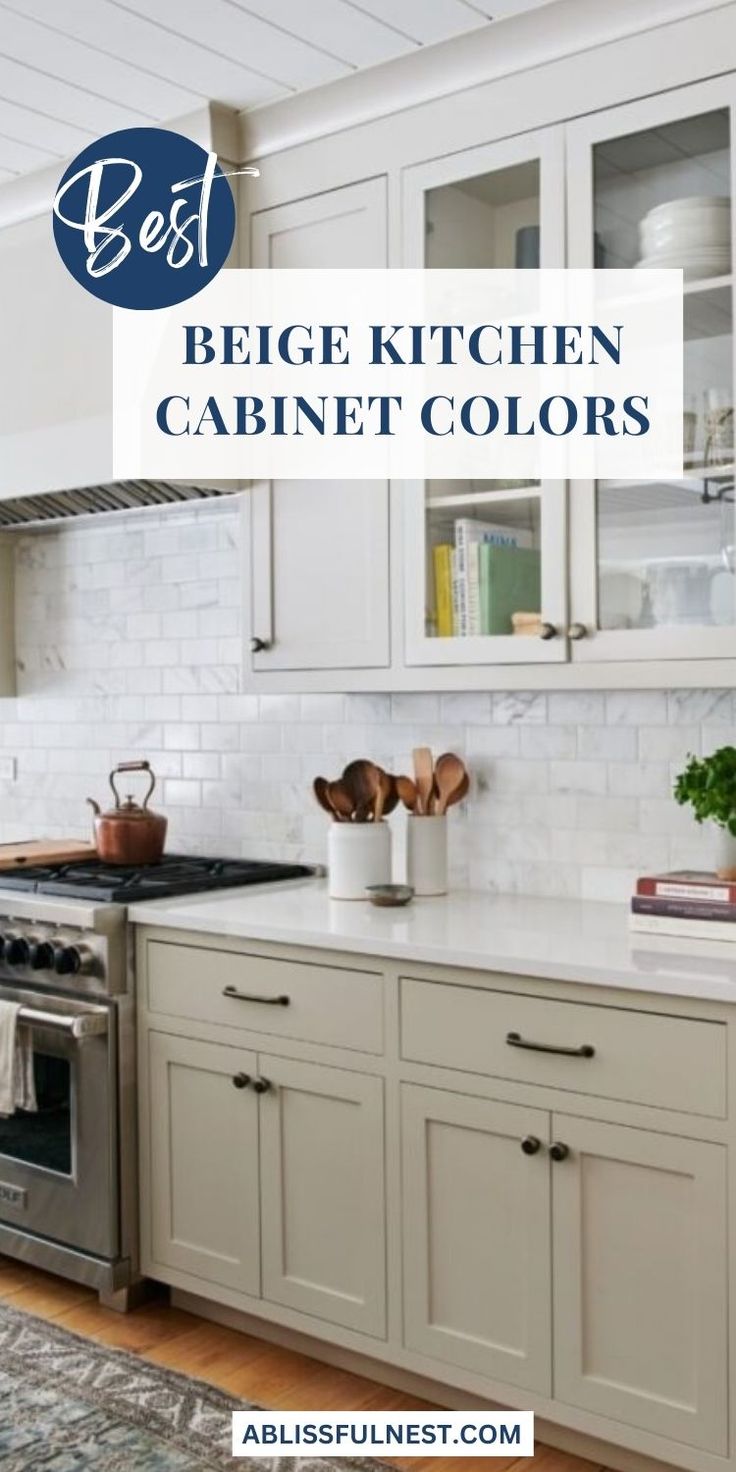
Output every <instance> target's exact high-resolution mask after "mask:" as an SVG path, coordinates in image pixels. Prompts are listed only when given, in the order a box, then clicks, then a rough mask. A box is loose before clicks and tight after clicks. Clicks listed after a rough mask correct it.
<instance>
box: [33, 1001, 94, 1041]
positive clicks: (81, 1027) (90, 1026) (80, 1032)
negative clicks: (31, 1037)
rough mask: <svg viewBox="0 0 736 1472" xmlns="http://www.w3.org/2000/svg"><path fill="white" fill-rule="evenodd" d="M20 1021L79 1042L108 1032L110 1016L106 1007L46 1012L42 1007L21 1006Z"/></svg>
mask: <svg viewBox="0 0 736 1472" xmlns="http://www.w3.org/2000/svg"><path fill="white" fill-rule="evenodd" d="M18 1021H19V1022H22V1023H23V1025H24V1026H25V1027H48V1028H50V1029H51V1030H52V1031H53V1032H62V1033H65V1034H66V1036H67V1037H72V1038H74V1039H75V1041H77V1042H79V1041H80V1040H81V1039H82V1038H89V1037H99V1036H100V1034H102V1033H106V1032H107V1023H108V1016H107V1009H106V1008H104V1007H97V1008H95V1009H94V1010H93V1009H92V1008H90V1010H89V1011H88V1012H45V1011H43V1010H42V1009H41V1008H40V1007H21V1009H20V1011H19V1013H18Z"/></svg>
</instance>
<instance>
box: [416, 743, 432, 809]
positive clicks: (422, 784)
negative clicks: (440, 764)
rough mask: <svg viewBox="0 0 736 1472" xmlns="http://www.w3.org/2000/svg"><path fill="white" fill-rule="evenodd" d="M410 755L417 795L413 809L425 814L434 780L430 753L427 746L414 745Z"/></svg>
mask: <svg viewBox="0 0 736 1472" xmlns="http://www.w3.org/2000/svg"><path fill="white" fill-rule="evenodd" d="M411 756H412V761H413V763H414V781H415V782H416V786H417V797H418V802H417V805H416V808H415V809H414V811H415V812H416V813H421V814H423V815H424V816H426V814H427V813H428V812H429V802H430V798H431V796H432V783H433V781H434V771H433V763H432V753H431V751H430V749H429V747H428V746H415V747H414V750H413V752H412V754H411Z"/></svg>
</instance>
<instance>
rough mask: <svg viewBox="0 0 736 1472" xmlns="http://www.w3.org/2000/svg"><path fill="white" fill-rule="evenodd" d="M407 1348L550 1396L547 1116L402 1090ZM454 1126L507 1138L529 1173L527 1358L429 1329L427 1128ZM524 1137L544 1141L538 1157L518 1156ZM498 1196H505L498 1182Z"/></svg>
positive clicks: (430, 1091) (469, 1098)
mask: <svg viewBox="0 0 736 1472" xmlns="http://www.w3.org/2000/svg"><path fill="white" fill-rule="evenodd" d="M401 1120H402V1129H401V1145H402V1162H403V1163H402V1223H403V1263H404V1344H405V1347H406V1348H407V1349H410V1350H412V1351H415V1352H418V1353H420V1354H423V1355H426V1356H428V1357H430V1358H432V1359H435V1360H438V1361H443V1362H445V1363H448V1364H450V1365H454V1366H458V1367H460V1368H463V1369H467V1370H471V1371H473V1372H474V1373H476V1374H480V1375H483V1376H485V1378H486V1379H488V1380H494V1381H500V1382H501V1383H504V1382H505V1383H507V1384H509V1385H517V1386H521V1387H522V1388H523V1389H525V1390H533V1391H536V1392H538V1393H539V1394H542V1395H546V1396H549V1395H550V1394H551V1383H552V1364H551V1350H552V1324H551V1312H552V1303H551V1243H550V1165H549V1159H548V1156H547V1151H546V1148H545V1147H546V1145H547V1144H548V1142H549V1139H550V1116H549V1114H548V1113H547V1111H546V1110H541V1109H534V1108H531V1107H528V1106H526V1105H522V1104H508V1103H503V1102H498V1101H497V1100H492V1099H486V1098H480V1097H479V1096H477V1095H472V1094H458V1093H455V1092H453V1091H451V1090H449V1089H438V1088H430V1087H424V1086H420V1085H416V1084H402V1086H401ZM432 1120H435V1121H437V1122H439V1123H447V1124H455V1125H458V1126H459V1127H460V1128H462V1129H466V1130H468V1131H469V1132H477V1131H480V1132H486V1133H493V1134H503V1135H508V1136H512V1137H513V1138H514V1139H515V1140H518V1149H519V1154H520V1159H522V1160H523V1162H524V1166H525V1169H526V1193H527V1194H526V1201H525V1207H524V1221H525V1222H526V1223H527V1226H528V1237H527V1242H526V1252H525V1271H524V1272H523V1274H522V1275H520V1278H519V1281H518V1283H517V1289H518V1292H519V1294H520V1295H521V1296H522V1297H523V1299H524V1302H525V1306H526V1317H525V1326H526V1336H527V1345H528V1353H527V1354H525V1355H524V1354H520V1353H516V1352H514V1351H513V1350H511V1349H505V1348H504V1347H503V1346H501V1345H497V1346H496V1345H492V1344H491V1343H489V1342H488V1341H486V1340H482V1339H479V1338H476V1337H474V1336H472V1335H467V1336H463V1335H461V1334H459V1333H457V1332H455V1331H454V1330H452V1329H445V1328H443V1327H442V1326H440V1325H438V1324H435V1323H433V1322H432V1317H431V1314H432V1307H431V1244H430V1225H429V1219H428V1217H429V1212H428V1207H429V1174H428V1159H427V1125H428V1123H429V1122H430V1121H432ZM525 1135H535V1136H536V1137H537V1138H538V1139H539V1140H540V1142H541V1148H540V1149H539V1150H538V1151H537V1153H536V1154H532V1155H526V1154H524V1153H523V1152H522V1150H521V1141H522V1139H523V1138H524V1136H525ZM499 1189H501V1190H502V1189H504V1185H503V1182H499Z"/></svg>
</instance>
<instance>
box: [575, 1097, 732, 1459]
mask: <svg viewBox="0 0 736 1472" xmlns="http://www.w3.org/2000/svg"><path fill="white" fill-rule="evenodd" d="M553 1133H554V1134H555V1137H556V1138H559V1139H560V1140H562V1141H564V1143H565V1144H566V1145H568V1147H569V1150H570V1154H569V1156H568V1157H567V1159H566V1160H564V1161H561V1162H559V1163H557V1164H555V1165H554V1166H553V1168H552V1243H553V1254H552V1282H553V1301H554V1314H553V1324H554V1352H553V1361H554V1376H555V1385H554V1395H555V1399H556V1400H557V1401H559V1402H560V1403H561V1404H567V1405H571V1406H575V1407H577V1408H578V1409H580V1410H583V1411H586V1412H590V1413H592V1414H594V1415H598V1416H605V1417H607V1418H608V1419H609V1420H611V1421H621V1422H623V1423H625V1424H626V1425H627V1426H631V1427H632V1428H637V1427H638V1428H639V1429H640V1430H642V1431H646V1432H650V1433H652V1434H654V1435H658V1436H660V1437H666V1438H668V1439H669V1441H670V1442H672V1443H676V1442H682V1443H684V1444H685V1445H687V1446H689V1447H697V1448H699V1449H700V1450H703V1451H710V1452H713V1453H716V1454H718V1455H721V1456H723V1455H725V1454H726V1452H727V1450H728V1368H727V1366H728V1266H727V1264H728V1247H727V1233H726V1224H727V1147H726V1146H725V1145H720V1144H713V1143H711V1142H704V1141H700V1140H692V1139H683V1138H680V1137H679V1136H677V1135H662V1134H659V1133H656V1132H654V1131H652V1130H643V1129H638V1128H633V1127H631V1126H630V1125H619V1124H610V1123H602V1122H600V1121H597V1120H596V1121H594V1120H587V1119H580V1118H575V1117H573V1116H571V1115H560V1116H553ZM586 1155H587V1156H588V1157H593V1158H595V1157H596V1156H598V1157H600V1156H604V1158H607V1159H614V1160H620V1161H622V1162H626V1163H628V1164H631V1165H634V1166H641V1167H642V1168H644V1169H646V1168H647V1167H649V1168H650V1169H651V1170H652V1171H656V1170H658V1169H659V1170H662V1171H667V1170H669V1171H672V1172H679V1173H684V1172H687V1173H688V1174H692V1176H693V1177H694V1178H695V1180H696V1181H697V1188H696V1189H697V1192H698V1208H697V1224H698V1234H699V1237H698V1251H697V1257H698V1263H699V1274H700V1276H699V1285H698V1286H699V1291H698V1293H697V1300H696V1301H697V1309H698V1310H699V1317H698V1319H697V1323H696V1325H695V1326H694V1327H693V1334H694V1337H695V1339H696V1341H697V1345H698V1347H699V1349H700V1356H701V1357H700V1360H699V1363H698V1377H697V1390H696V1400H697V1405H696V1408H695V1410H694V1411H692V1412H691V1411H688V1410H687V1408H686V1407H684V1406H683V1407H678V1406H677V1405H675V1404H673V1403H672V1402H671V1401H668V1400H666V1399H665V1398H664V1397H662V1398H655V1397H654V1396H652V1395H647V1393H646V1391H644V1390H641V1391H639V1390H637V1389H636V1387H635V1386H627V1385H623V1384H619V1383H615V1382H613V1381H608V1380H605V1379H596V1377H594V1376H591V1375H586V1373H585V1323H586V1307H585V1303H584V1302H583V1293H582V1272H583V1264H584V1254H585V1243H584V1239H583V1231H584V1224H585V1212H584V1199H583V1190H582V1161H583V1160H584V1158H585V1156H586Z"/></svg>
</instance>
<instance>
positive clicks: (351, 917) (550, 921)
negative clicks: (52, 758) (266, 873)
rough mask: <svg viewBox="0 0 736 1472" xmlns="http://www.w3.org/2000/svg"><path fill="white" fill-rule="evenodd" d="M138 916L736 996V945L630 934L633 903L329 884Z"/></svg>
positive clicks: (554, 976) (328, 946) (605, 982)
mask: <svg viewBox="0 0 736 1472" xmlns="http://www.w3.org/2000/svg"><path fill="white" fill-rule="evenodd" d="M128 917H129V919H130V920H131V921H133V923H134V924H138V925H155V926H163V927H165V928H170V929H172V930H190V931H199V932H201V933H203V934H208V935H218V936H222V937H226V936H233V937H237V938H238V939H240V940H251V941H272V942H277V943H278V942H280V943H282V944H284V945H293V946H311V947H315V948H317V949H323V950H337V951H344V952H353V953H355V954H357V955H359V956H362V957H369V956H382V957H391V958H393V959H397V960H402V961H404V960H405V961H414V962H426V963H429V964H434V965H439V966H461V967H467V968H470V969H473V970H481V971H502V972H505V973H510V974H512V975H526V976H538V977H544V978H549V979H551V980H555V981H577V982H585V983H587V984H589V985H594V986H616V987H626V988H630V989H631V990H634V991H646V992H655V993H656V992H659V993H664V994H666V995H670V996H686V997H699V998H704V999H711V1000H715V1001H720V1002H736V945H730V944H729V942H727V941H704V942H702V943H699V942H692V943H690V945H689V946H688V944H687V943H685V942H682V941H678V940H674V939H672V940H670V939H666V938H663V937H649V936H647V937H644V936H636V935H634V934H632V933H631V932H630V931H629V926H628V912H627V907H626V906H625V905H623V904H622V905H617V904H601V903H593V902H591V901H578V900H558V899H536V898H532V897H525V896H521V895H492V894H486V893H480V892H478V891H458V892H455V893H453V894H450V895H447V896H445V897H444V898H442V899H415V900H413V901H412V902H411V904H409V905H407V906H406V908H404V909H393V910H390V909H376V908H375V907H374V906H373V905H370V904H368V903H367V902H366V903H364V902H362V901H354V902H350V901H341V900H331V899H330V898H329V897H328V894H327V890H326V885H325V883H324V881H323V880H317V879H307V880H301V879H300V880H295V881H291V882H289V883H285V884H279V885H263V886H258V887H254V888H245V889H229V890H219V891H218V892H216V893H211V894H204V895H202V894H199V895H186V896H183V897H181V898H179V899H171V900H149V901H148V902H146V903H141V904H138V905H132V906H131V908H130V909H129V911H128Z"/></svg>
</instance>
